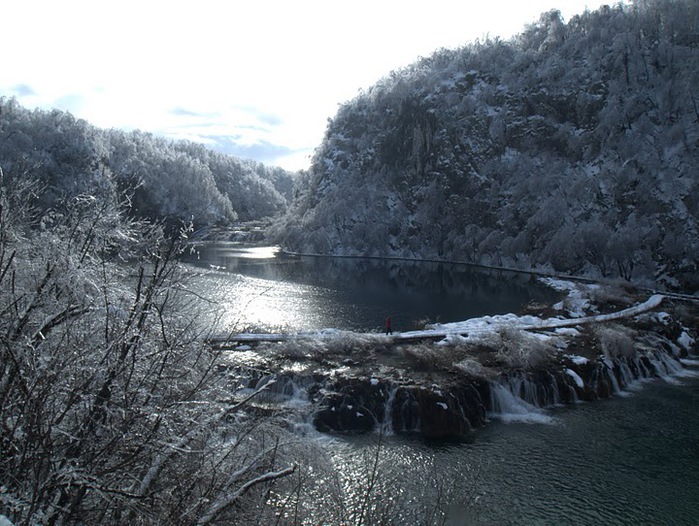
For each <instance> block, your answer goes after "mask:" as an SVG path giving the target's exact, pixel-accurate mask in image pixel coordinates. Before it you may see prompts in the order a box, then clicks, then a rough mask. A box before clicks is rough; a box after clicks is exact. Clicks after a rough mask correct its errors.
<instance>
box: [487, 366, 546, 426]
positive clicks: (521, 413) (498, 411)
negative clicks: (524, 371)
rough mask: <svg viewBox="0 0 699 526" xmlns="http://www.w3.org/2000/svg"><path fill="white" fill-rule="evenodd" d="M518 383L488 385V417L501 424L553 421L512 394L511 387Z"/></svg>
mask: <svg viewBox="0 0 699 526" xmlns="http://www.w3.org/2000/svg"><path fill="white" fill-rule="evenodd" d="M517 378H518V379H519V380H520V381H514V382H512V383H511V382H508V384H507V385H504V384H502V383H499V382H494V383H492V384H491V385H490V407H491V411H490V413H489V416H490V417H491V418H494V419H497V420H501V421H503V422H508V423H509V422H528V423H536V424H549V423H551V422H552V421H553V419H552V418H551V417H550V416H548V415H547V414H545V413H544V412H543V411H542V410H541V409H539V408H538V407H536V406H535V405H534V404H532V403H530V402H528V401H526V400H524V399H522V398H520V397H519V396H518V395H517V394H515V393H513V392H512V390H511V389H512V387H513V385H514V386H519V387H521V386H522V385H523V384H522V383H521V377H517Z"/></svg>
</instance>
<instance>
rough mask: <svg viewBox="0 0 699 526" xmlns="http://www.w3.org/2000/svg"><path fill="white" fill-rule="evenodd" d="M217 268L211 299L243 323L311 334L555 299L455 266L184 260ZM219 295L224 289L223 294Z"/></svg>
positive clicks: (233, 249) (272, 255) (248, 256)
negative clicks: (220, 302) (217, 297)
mask: <svg viewBox="0 0 699 526" xmlns="http://www.w3.org/2000/svg"><path fill="white" fill-rule="evenodd" d="M185 261H186V262H187V263H189V264H192V265H196V266H198V267H200V268H207V269H212V268H213V269H218V270H220V271H221V273H220V274H218V275H216V276H215V277H212V280H213V281H212V283H209V284H206V283H204V284H202V286H203V287H204V288H205V289H208V290H209V292H213V293H215V294H217V295H223V297H225V298H226V300H225V301H227V302H228V303H230V307H231V308H234V309H235V310H236V312H238V313H240V314H241V315H243V318H245V319H246V322H245V323H246V324H261V325H262V326H267V327H274V326H277V327H282V326H283V327H284V328H286V329H291V330H314V329H319V328H324V327H335V328H341V329H350V330H364V331H370V330H380V329H381V327H382V324H383V320H384V319H385V317H386V316H387V315H388V314H392V315H393V325H394V329H396V330H399V331H400V330H410V329H413V328H415V327H416V325H417V324H418V323H419V322H421V321H423V320H429V321H441V322H449V321H459V320H464V319H468V318H473V317H478V316H483V315H493V314H504V313H507V312H519V311H520V310H521V309H522V307H523V306H524V305H526V304H527V303H528V302H531V301H534V302H552V301H555V300H556V299H557V294H556V293H555V292H553V291H552V290H550V289H548V288H546V287H544V286H543V285H541V284H540V283H538V281H537V280H536V278H535V277H534V276H531V275H527V274H521V273H513V272H505V271H497V270H486V269H478V268H474V267H469V266H467V265H460V264H447V263H434V262H416V261H402V260H386V259H360V258H332V257H314V256H294V255H288V254H284V253H281V252H278V251H276V249H275V248H274V247H256V248H245V247H240V246H236V245H230V244H220V245H208V246H202V247H199V248H198V249H197V252H196V253H193V254H190V255H188V256H187V257H186V258H185ZM221 289H223V290H221Z"/></svg>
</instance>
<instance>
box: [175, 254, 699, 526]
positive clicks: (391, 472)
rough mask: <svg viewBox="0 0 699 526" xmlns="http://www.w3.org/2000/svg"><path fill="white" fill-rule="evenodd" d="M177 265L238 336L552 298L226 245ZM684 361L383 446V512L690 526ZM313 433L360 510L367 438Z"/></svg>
mask: <svg viewBox="0 0 699 526" xmlns="http://www.w3.org/2000/svg"><path fill="white" fill-rule="evenodd" d="M188 261H189V263H190V264H191V265H193V266H192V268H196V269H198V270H201V269H213V270H212V271H211V272H208V271H207V272H206V273H204V274H202V275H201V276H200V277H199V278H197V279H199V280H200V281H199V283H200V285H201V286H202V287H203V292H204V293H205V295H207V296H208V297H211V298H213V299H215V301H218V302H220V303H221V305H222V306H223V307H224V313H225V314H224V319H223V322H224V324H225V325H226V326H227V327H233V326H235V327H237V328H240V329H242V328H255V329H263V330H277V329H283V330H291V331H305V330H317V329H320V328H323V327H335V328H340V329H352V330H380V328H381V327H380V326H381V324H382V320H383V317H384V316H385V315H386V313H393V315H394V320H395V321H394V323H395V324H396V325H397V326H398V327H397V328H398V329H399V330H402V329H410V328H413V326H414V324H415V320H420V319H431V320H440V321H444V322H446V321H457V320H461V319H466V318H469V317H473V316H481V315H486V314H487V315H490V314H498V313H505V312H516V311H518V310H520V309H522V308H523V306H524V305H526V304H527V303H529V302H531V301H535V302H547V301H548V302H550V301H553V300H554V299H555V298H556V297H557V296H556V294H555V293H553V292H552V291H550V290H548V289H546V288H544V287H542V286H541V285H540V284H539V283H538V282H537V281H536V280H535V279H533V278H531V277H530V276H527V275H523V274H510V273H502V272H493V271H485V270H480V269H472V268H468V267H464V266H460V265H445V264H424V263H423V264H419V263H415V262H401V261H378V260H342V259H333V258H308V257H295V256H285V255H281V254H278V253H275V251H274V250H273V249H270V248H258V249H244V248H240V247H235V246H222V247H221V246H218V247H207V248H205V249H204V250H201V251H200V252H199V253H194V254H192V255H190V256H189V260H188ZM687 363H688V364H692V366H690V367H689V368H688V372H687V375H686V376H684V377H680V378H676V379H666V380H660V379H658V380H652V381H646V382H644V383H642V384H638V385H637V386H636V388H635V389H634V390H633V391H631V392H628V393H624V396H618V395H617V396H615V397H613V398H612V399H610V400H603V401H599V402H594V403H582V404H577V405H575V406H567V407H554V408H547V409H546V412H547V414H548V415H549V416H550V417H551V418H550V420H549V422H548V423H545V424H542V423H503V422H499V421H497V420H495V419H493V421H491V422H490V423H489V424H488V425H487V426H486V427H485V428H483V429H479V430H477V431H475V432H474V433H473V436H472V437H471V439H470V440H468V441H465V442H459V443H428V442H425V441H423V440H418V439H410V438H405V437H399V436H388V437H383V438H382V444H381V447H380V449H379V450H378V452H379V460H380V466H381V469H380V471H379V473H380V479H381V480H380V481H379V482H380V483H379V484H377V487H378V486H381V488H382V489H381V491H380V492H378V493H379V496H380V497H381V502H382V503H383V504H381V506H384V507H387V509H388V515H390V516H391V517H392V522H391V523H393V524H414V523H415V522H414V521H415V520H416V519H415V518H416V517H421V518H424V517H425V514H426V513H427V512H426V511H425V510H428V511H429V509H430V506H432V505H434V504H435V503H436V502H437V501H439V502H442V503H448V505H447V507H448V509H449V510H450V511H449V521H448V522H446V523H445V524H453V525H467V524H469V525H597V524H604V525H637V524H644V525H696V524H699V476H698V475H697V473H698V472H699V367H698V366H699V362H697V361H691V360H690V361H688V362H687ZM311 436H313V434H312V433H311ZM315 436H316V438H315V440H317V441H318V444H319V447H320V448H321V449H322V450H323V451H324V453H325V455H327V457H328V458H329V462H331V463H332V464H333V465H334V466H335V469H336V470H337V472H338V473H342V474H343V477H344V490H343V491H345V492H346V495H347V499H348V501H352V500H354V502H359V501H360V500H361V498H362V495H363V494H364V492H365V490H366V483H365V482H362V481H366V478H365V477H366V473H367V470H368V469H370V468H369V467H368V464H367V462H368V461H367V459H369V463H370V459H371V458H373V455H374V452H376V451H377V441H378V437H377V435H363V436H357V437H345V438H338V437H331V438H329V437H327V436H325V437H323V436H321V435H319V434H316V435H315ZM352 481H354V482H352ZM358 481H359V482H358ZM387 503H388V504H387ZM377 506H378V504H377ZM390 508H393V509H392V510H391V509H390ZM423 523H424V524H429V522H423ZM440 523H441V522H440Z"/></svg>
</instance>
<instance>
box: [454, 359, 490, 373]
mask: <svg viewBox="0 0 699 526" xmlns="http://www.w3.org/2000/svg"><path fill="white" fill-rule="evenodd" d="M454 369H456V370H457V371H460V372H462V373H465V374H466V375H467V376H473V377H475V378H488V377H489V376H491V371H490V370H489V369H488V368H487V367H484V366H483V364H481V363H480V362H479V361H478V360H474V359H473V358H465V359H463V360H461V361H460V362H457V363H455V364H454Z"/></svg>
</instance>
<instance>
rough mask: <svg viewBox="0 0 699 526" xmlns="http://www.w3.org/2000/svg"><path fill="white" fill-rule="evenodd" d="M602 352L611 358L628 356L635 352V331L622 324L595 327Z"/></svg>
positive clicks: (594, 331)
mask: <svg viewBox="0 0 699 526" xmlns="http://www.w3.org/2000/svg"><path fill="white" fill-rule="evenodd" d="M593 333H594V334H595V336H596V338H597V340H598V341H599V344H600V347H601V348H602V352H603V353H604V354H605V356H608V357H610V358H626V357H629V356H632V355H633V353H634V347H633V334H634V332H633V331H632V330H631V329H629V328H627V327H624V326H622V325H617V324H606V325H597V326H595V327H594V328H593Z"/></svg>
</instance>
